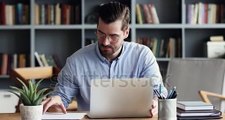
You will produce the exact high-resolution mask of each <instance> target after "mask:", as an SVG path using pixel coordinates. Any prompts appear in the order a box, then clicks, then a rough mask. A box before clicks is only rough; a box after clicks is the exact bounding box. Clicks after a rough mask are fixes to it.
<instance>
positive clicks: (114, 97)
mask: <svg viewBox="0 0 225 120" xmlns="http://www.w3.org/2000/svg"><path fill="white" fill-rule="evenodd" d="M152 98H153V86H152V83H151V80H150V78H136V79H96V80H92V81H91V96H90V111H89V113H88V114H87V115H88V117H90V118H124V117H126V118H127V117H129V118H130V117H148V116H149V115H150V111H149V109H150V108H151V105H152Z"/></svg>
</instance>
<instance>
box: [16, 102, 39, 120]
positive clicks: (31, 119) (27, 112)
mask: <svg viewBox="0 0 225 120" xmlns="http://www.w3.org/2000/svg"><path fill="white" fill-rule="evenodd" d="M42 112H43V105H38V106H24V105H23V104H21V105H20V115H21V120H41V118H42Z"/></svg>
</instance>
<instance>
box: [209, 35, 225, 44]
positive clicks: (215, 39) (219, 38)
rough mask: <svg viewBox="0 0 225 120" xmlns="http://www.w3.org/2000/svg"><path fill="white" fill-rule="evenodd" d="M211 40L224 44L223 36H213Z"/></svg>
mask: <svg viewBox="0 0 225 120" xmlns="http://www.w3.org/2000/svg"><path fill="white" fill-rule="evenodd" d="M209 40H210V41H212V42H224V37H223V35H213V36H210V37H209Z"/></svg>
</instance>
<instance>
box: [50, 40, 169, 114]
mask: <svg viewBox="0 0 225 120" xmlns="http://www.w3.org/2000/svg"><path fill="white" fill-rule="evenodd" d="M144 77H145V78H156V79H152V80H154V81H153V83H154V86H155V88H158V87H157V86H159V84H161V85H160V88H161V91H162V92H163V93H164V94H167V90H166V88H165V87H164V86H163V84H162V79H161V78H162V77H161V74H160V71H159V66H158V64H157V62H156V58H155V57H154V55H153V53H152V52H151V50H150V49H149V48H148V47H146V46H144V45H140V44H137V43H134V42H124V43H123V47H122V51H121V53H120V55H119V56H118V57H117V58H116V59H114V60H113V61H111V62H110V61H108V60H107V59H106V58H105V57H103V56H102V55H101V53H100V51H99V48H98V43H95V44H91V45H89V46H86V47H84V48H83V49H80V50H78V51H77V52H75V53H74V54H72V55H71V56H70V57H68V58H67V61H66V64H65V66H64V67H63V69H62V70H61V72H60V73H59V75H58V83H57V84H56V86H55V89H54V91H53V93H52V95H59V96H61V98H62V101H63V103H64V105H65V106H66V107H67V106H68V104H69V102H70V101H71V99H73V97H76V99H77V102H78V110H84V111H88V110H89V109H90V83H91V82H90V81H91V80H92V79H99V78H100V79H101V78H103V79H105V78H110V79H113V78H144ZM161 86H162V87H161Z"/></svg>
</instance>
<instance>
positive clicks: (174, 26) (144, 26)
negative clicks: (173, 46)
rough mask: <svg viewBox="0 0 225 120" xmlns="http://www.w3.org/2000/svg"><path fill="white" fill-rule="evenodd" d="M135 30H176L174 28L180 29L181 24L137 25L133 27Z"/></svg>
mask: <svg viewBox="0 0 225 120" xmlns="http://www.w3.org/2000/svg"><path fill="white" fill-rule="evenodd" d="M134 26H135V28H137V29H150V28H154V29H174V28H175V29H176V28H182V24H142V25H140V24H137V25H134Z"/></svg>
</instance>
